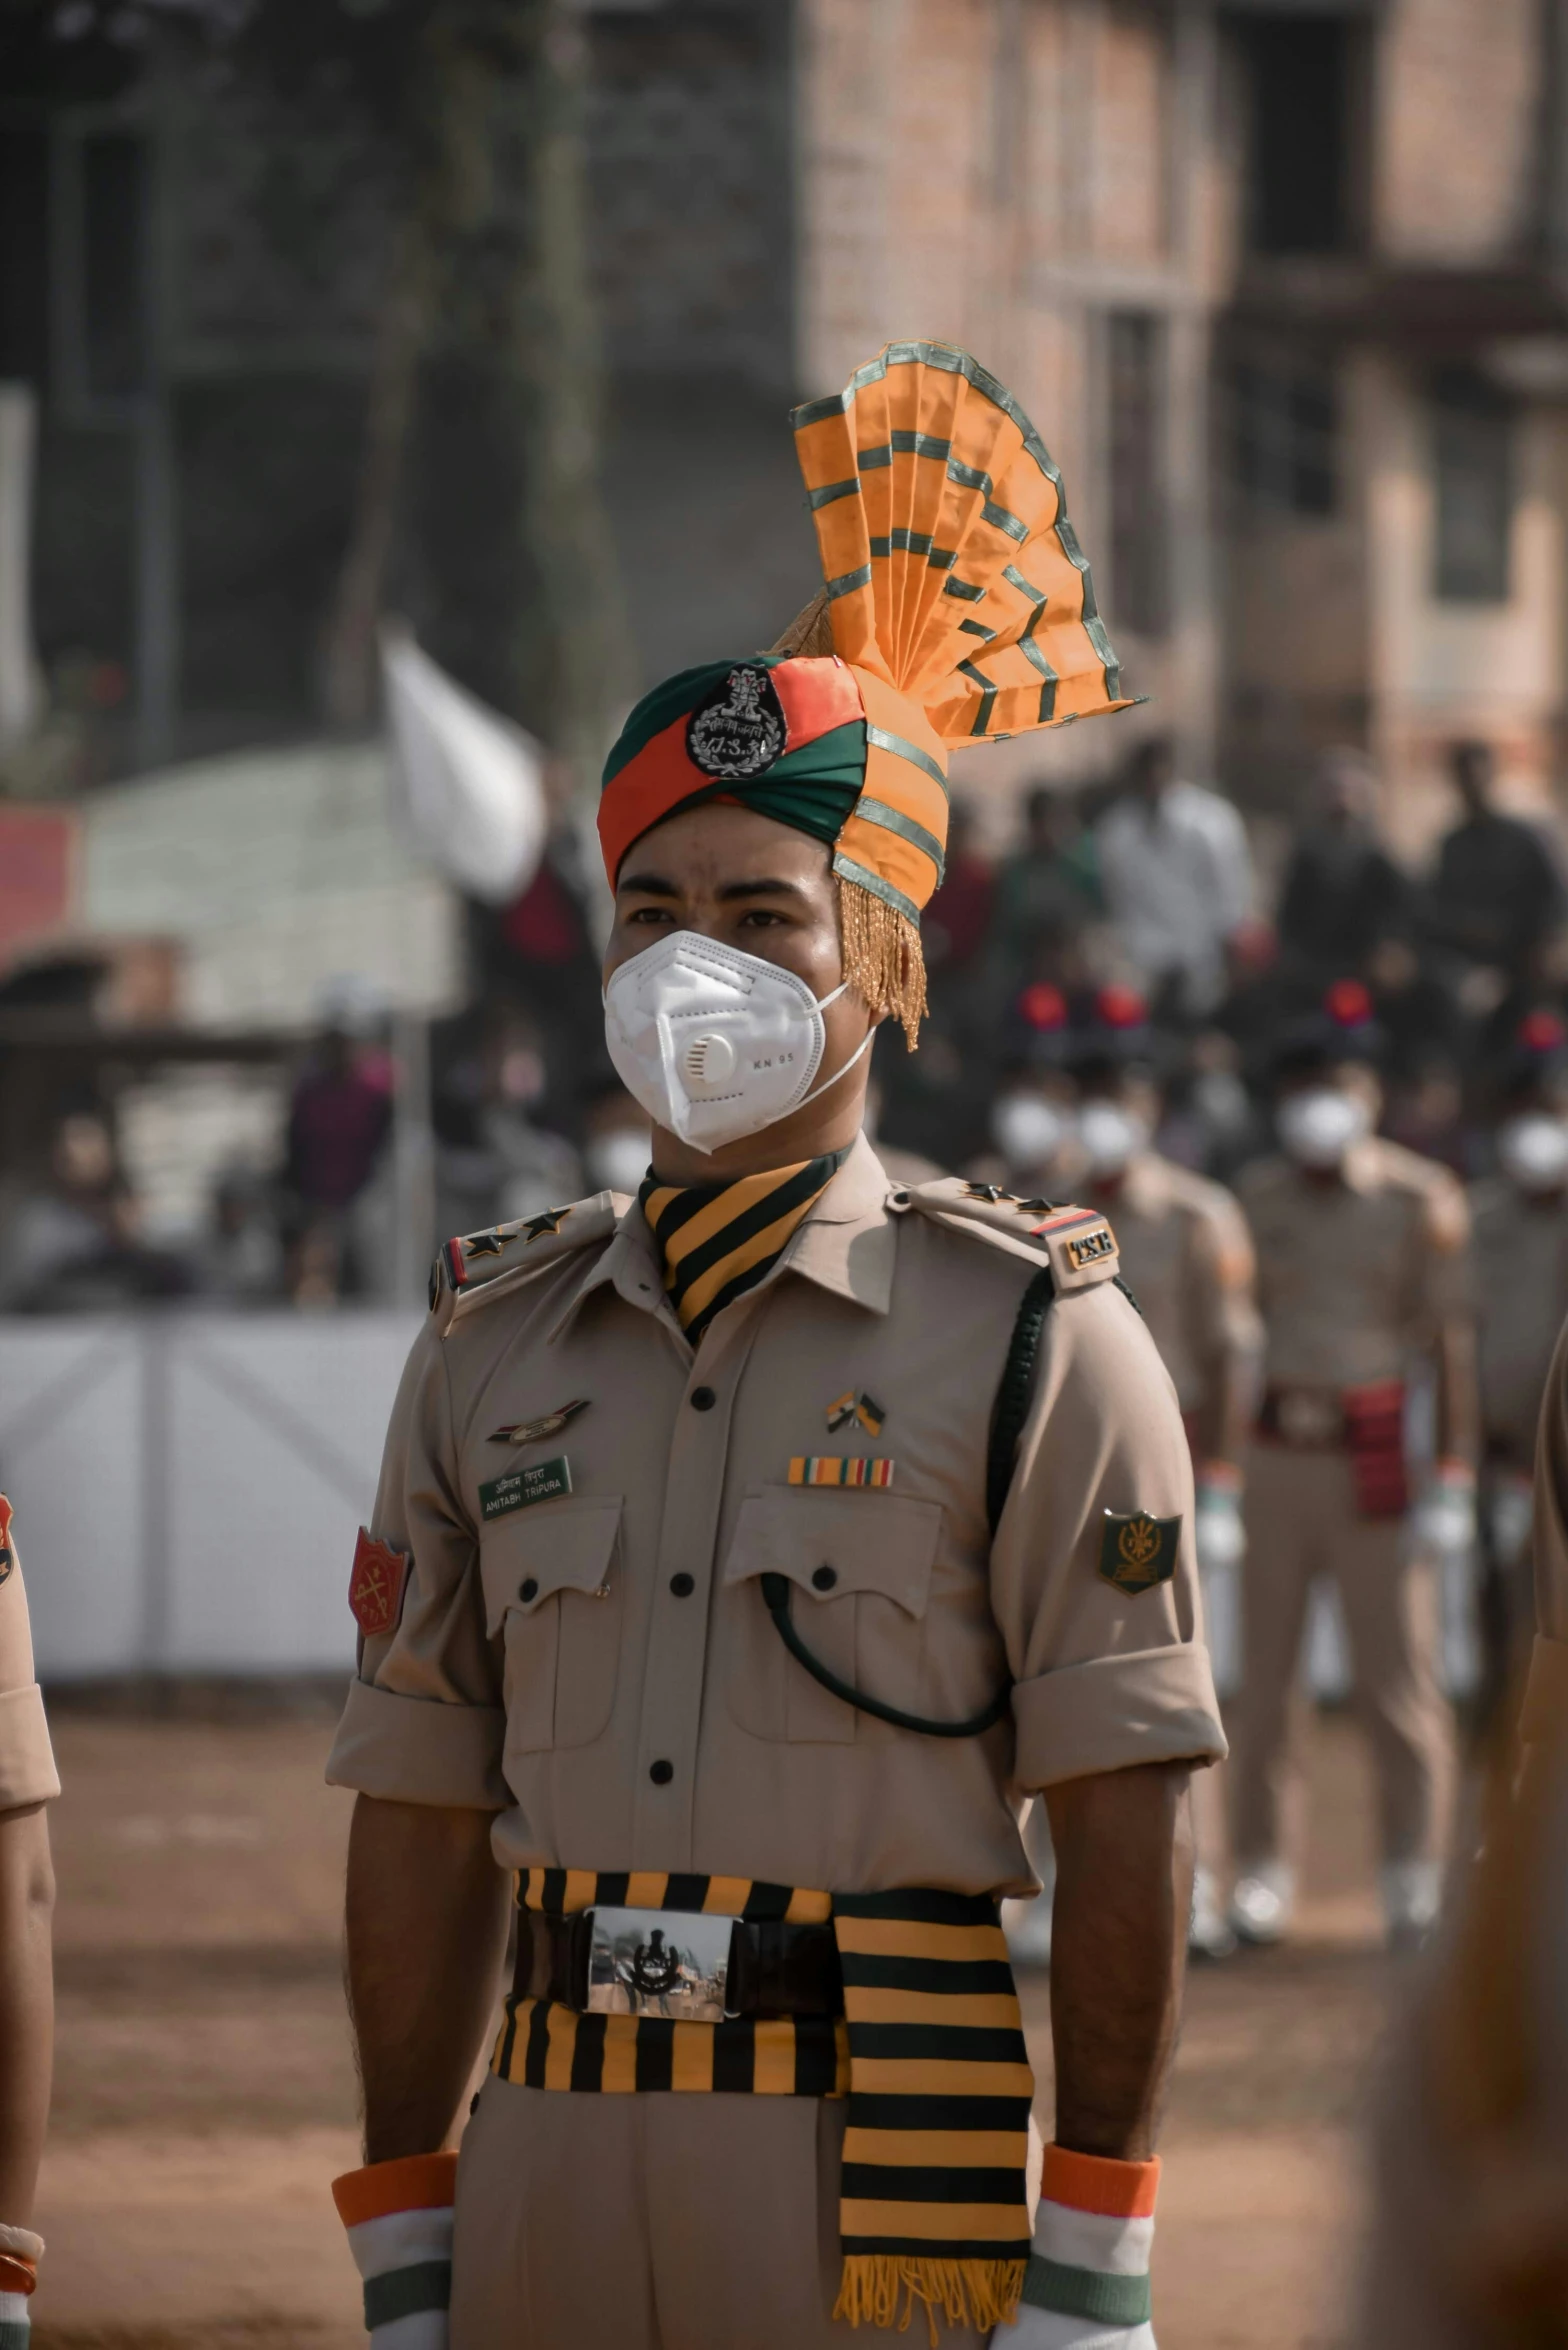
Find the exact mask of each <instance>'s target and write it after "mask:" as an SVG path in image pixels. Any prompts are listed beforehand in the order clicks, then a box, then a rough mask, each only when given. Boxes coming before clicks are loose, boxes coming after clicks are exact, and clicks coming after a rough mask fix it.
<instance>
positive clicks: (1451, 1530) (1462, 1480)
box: [1410, 1461, 1476, 1562]
mask: <svg viewBox="0 0 1568 2350" xmlns="http://www.w3.org/2000/svg"><path fill="white" fill-rule="evenodd" d="M1475 1534H1476V1517H1475V1471H1474V1470H1473V1469H1472V1468H1471V1467H1470V1466H1469V1464H1468V1463H1467V1462H1465V1461H1439V1462H1438V1464H1437V1466H1436V1468H1435V1469H1434V1470H1433V1472H1432V1477H1431V1481H1430V1483H1429V1484H1428V1486H1427V1489H1426V1491H1425V1492H1424V1493H1423V1494H1422V1496H1421V1499H1420V1500H1419V1501H1418V1502H1417V1503H1416V1505H1415V1508H1414V1509H1413V1510H1412V1511H1411V1513H1410V1535H1411V1539H1412V1541H1413V1542H1414V1544H1415V1547H1416V1548H1417V1549H1418V1550H1419V1551H1421V1552H1423V1553H1424V1554H1425V1555H1426V1557H1428V1558H1430V1559H1433V1560H1435V1561H1438V1562H1442V1561H1445V1560H1449V1559H1466V1558H1468V1557H1469V1556H1470V1553H1471V1552H1472V1551H1473V1550H1474V1548H1475Z"/></svg>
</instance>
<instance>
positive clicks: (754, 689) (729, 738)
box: [686, 669, 789, 783]
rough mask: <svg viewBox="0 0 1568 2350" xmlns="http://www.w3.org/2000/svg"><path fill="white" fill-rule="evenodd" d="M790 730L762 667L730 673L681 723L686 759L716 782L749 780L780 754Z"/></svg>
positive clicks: (781, 707)
mask: <svg viewBox="0 0 1568 2350" xmlns="http://www.w3.org/2000/svg"><path fill="white" fill-rule="evenodd" d="M788 734H789V729H788V727H787V725H786V724H785V719H784V707H783V704H782V703H781V702H780V700H779V697H778V692H777V690H776V688H775V686H774V683H773V680H772V678H771V677H770V676H769V675H768V673H767V671H766V670H765V669H732V670H731V671H730V673H729V675H728V676H727V677H721V678H720V680H719V682H718V684H717V685H716V686H714V687H712V688H711V689H710V690H709V692H708V693H706V694H705V695H704V696H703V698H702V700H701V701H700V702H699V703H698V704H697V707H696V709H695V710H693V712H692V714H691V716H690V718H689V719H688V720H687V722H686V755H687V757H688V758H689V759H690V761H691V763H692V765H693V766H694V767H697V768H700V769H701V771H702V773H703V774H704V775H711V776H712V777H713V778H714V779H715V781H729V782H735V783H746V782H749V781H750V779H751V778H752V776H754V775H764V774H766V772H767V770H768V769H769V768H770V767H771V766H772V765H773V762H774V760H775V759H777V758H779V757H781V756H782V754H783V750H784V745H785V742H786V740H787V739H788Z"/></svg>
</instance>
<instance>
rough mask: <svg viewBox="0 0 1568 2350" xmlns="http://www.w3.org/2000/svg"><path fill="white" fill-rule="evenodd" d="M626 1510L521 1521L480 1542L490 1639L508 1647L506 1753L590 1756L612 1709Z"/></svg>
mask: <svg viewBox="0 0 1568 2350" xmlns="http://www.w3.org/2000/svg"><path fill="white" fill-rule="evenodd" d="M620 1525H621V1504H620V1501H619V1500H598V1501H556V1502H552V1503H548V1504H545V1505H544V1506H542V1507H539V1506H536V1507H535V1508H533V1509H525V1510H518V1511H515V1512H514V1513H513V1514H512V1515H511V1516H510V1517H506V1518H501V1519H499V1520H497V1521H496V1523H495V1524H493V1525H489V1526H486V1527H485V1528H484V1530H483V1532H482V1534H481V1535H480V1539H479V1565H480V1573H481V1575H482V1577H483V1579H484V1590H485V1629H486V1631H487V1633H488V1634H489V1636H490V1638H491V1639H492V1640H494V1639H496V1638H497V1637H500V1639H501V1640H502V1642H503V1651H504V1655H503V1673H504V1684H503V1685H504V1691H505V1698H506V1746H507V1751H508V1752H509V1753H513V1754H542V1753H545V1752H548V1751H549V1750H550V1749H551V1748H554V1747H570V1746H588V1745H591V1744H592V1742H593V1741H594V1739H596V1738H599V1737H602V1736H603V1734H604V1730H605V1727H606V1725H607V1724H608V1722H609V1719H610V1713H611V1710H612V1708H613V1706H614V1704H615V1678H616V1673H617V1671H618V1669H619V1665H620V1653H621V1619H622V1616H623V1614H624V1612H625V1591H624V1589H623V1583H624V1576H623V1575H622V1574H621V1573H619V1572H617V1563H616V1557H615V1549H616V1538H617V1536H618V1535H619V1532H620Z"/></svg>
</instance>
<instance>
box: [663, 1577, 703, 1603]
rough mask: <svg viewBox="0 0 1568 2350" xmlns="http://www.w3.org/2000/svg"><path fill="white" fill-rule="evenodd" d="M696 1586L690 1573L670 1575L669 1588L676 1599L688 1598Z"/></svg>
mask: <svg viewBox="0 0 1568 2350" xmlns="http://www.w3.org/2000/svg"><path fill="white" fill-rule="evenodd" d="M696 1588H697V1586H696V1584H695V1583H694V1582H693V1581H692V1579H691V1577H690V1575H672V1576H671V1577H670V1589H671V1590H672V1591H673V1592H674V1594H675V1596H676V1598H677V1599H690V1597H691V1595H692V1593H693V1592H694V1591H695V1590H696Z"/></svg>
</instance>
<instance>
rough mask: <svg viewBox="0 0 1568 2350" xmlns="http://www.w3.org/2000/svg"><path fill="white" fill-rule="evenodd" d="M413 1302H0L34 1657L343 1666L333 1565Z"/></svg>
mask: <svg viewBox="0 0 1568 2350" xmlns="http://www.w3.org/2000/svg"><path fill="white" fill-rule="evenodd" d="M419 1323H420V1317H419V1316H418V1315H417V1314H411V1313H352V1314H351V1313H344V1314H334V1315H323V1316H321V1317H319V1318H317V1317H313V1316H305V1315H300V1314H297V1313H288V1314H284V1313H279V1314H247V1315H236V1314H227V1313H178V1312H171V1313H166V1314H157V1315H136V1316H130V1315H126V1316H117V1317H114V1318H112V1319H105V1320H102V1321H99V1320H96V1319H94V1320H91V1321H89V1320H70V1321H58V1322H47V1321H22V1320H16V1321H3V1320H0V1489H3V1490H4V1491H5V1492H6V1493H7V1494H8V1495H9V1496H10V1498H11V1501H12V1504H13V1506H14V1508H15V1511H16V1541H17V1550H18V1553H19V1555H20V1557H21V1559H22V1562H23V1569H24V1572H25V1574H26V1577H27V1596H28V1602H29V1605H30V1607H31V1610H32V1617H33V1638H34V1645H35V1648H36V1652H37V1658H38V1671H39V1674H40V1677H41V1678H42V1679H44V1680H46V1681H47V1680H55V1681H65V1680H70V1681H81V1680H92V1679H102V1678H107V1677H109V1676H112V1675H118V1674H127V1673H143V1672H146V1673H214V1674H236V1675H246V1674H255V1675H262V1674H278V1673H297V1672H321V1671H334V1670H336V1669H338V1668H339V1667H341V1668H342V1669H343V1670H344V1671H348V1670H350V1669H351V1668H352V1665H353V1658H354V1625H353V1620H352V1618H351V1617H350V1615H349V1612H348V1576H349V1565H350V1561H351V1559H352V1556H353V1549H354V1534H355V1529H356V1527H357V1526H358V1525H359V1524H360V1522H361V1521H362V1520H363V1519H366V1518H368V1516H369V1514H370V1508H371V1503H372V1500H373V1498H374V1494H375V1486H376V1473H377V1470H378V1468H379V1465H380V1458H381V1445H382V1439H383V1437H384V1435H385V1433H386V1424H387V1415H388V1413H389V1412H390V1410H391V1406H392V1399H393V1396H394V1394H395V1393H396V1389H397V1382H398V1378H399V1375H400V1373H401V1371H402V1367H403V1361H404V1357H405V1356H406V1354H407V1352H408V1349H409V1346H410V1344H411V1343H412V1340H413V1337H414V1334H415V1332H416V1331H417V1330H418V1328H419Z"/></svg>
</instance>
